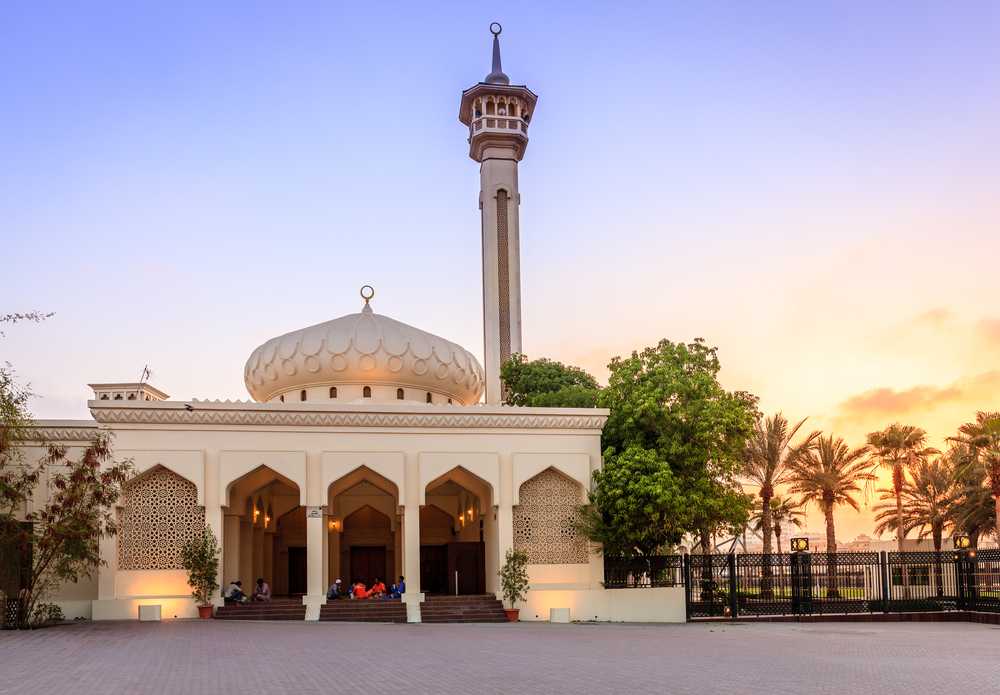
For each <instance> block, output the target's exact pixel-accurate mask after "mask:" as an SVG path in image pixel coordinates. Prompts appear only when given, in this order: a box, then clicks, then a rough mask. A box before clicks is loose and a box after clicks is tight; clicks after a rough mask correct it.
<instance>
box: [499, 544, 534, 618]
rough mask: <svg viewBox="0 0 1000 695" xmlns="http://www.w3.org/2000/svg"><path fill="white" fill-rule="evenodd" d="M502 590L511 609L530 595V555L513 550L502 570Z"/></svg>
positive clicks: (508, 552) (508, 554)
mask: <svg viewBox="0 0 1000 695" xmlns="http://www.w3.org/2000/svg"><path fill="white" fill-rule="evenodd" d="M498 574H499V575H500V590H501V592H502V593H503V597H504V599H506V600H507V603H508V604H509V605H510V607H511V608H514V604H515V603H517V602H518V601H523V600H524V599H525V598H527V595H528V588H529V587H528V554H527V553H525V552H522V551H520V550H514V549H513V548H511V549H510V550H508V551H507V557H506V559H505V560H504V563H503V567H501V568H500V572H499V573H498Z"/></svg>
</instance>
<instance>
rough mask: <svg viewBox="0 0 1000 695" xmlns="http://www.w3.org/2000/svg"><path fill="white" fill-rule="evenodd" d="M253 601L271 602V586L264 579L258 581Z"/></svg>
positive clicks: (260, 578)
mask: <svg viewBox="0 0 1000 695" xmlns="http://www.w3.org/2000/svg"><path fill="white" fill-rule="evenodd" d="M253 600H254V601H270V600H271V586H270V585H269V584H268V583H267V582H265V581H264V578H263V577H259V578H258V579H257V586H255V587H254V590H253Z"/></svg>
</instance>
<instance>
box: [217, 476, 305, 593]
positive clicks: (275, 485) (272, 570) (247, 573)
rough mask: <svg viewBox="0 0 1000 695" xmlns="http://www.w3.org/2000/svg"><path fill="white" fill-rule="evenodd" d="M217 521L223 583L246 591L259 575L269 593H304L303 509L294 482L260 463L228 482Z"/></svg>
mask: <svg viewBox="0 0 1000 695" xmlns="http://www.w3.org/2000/svg"><path fill="white" fill-rule="evenodd" d="M227 501H228V506H227V508H226V509H225V510H224V522H223V539H222V554H223V571H224V576H223V577H222V580H223V585H227V584H228V583H229V582H231V581H235V580H236V579H240V580H241V581H242V582H243V589H244V591H246V592H248V593H249V592H250V590H251V588H252V585H253V583H254V581H255V580H256V579H257V578H258V577H261V578H263V579H264V580H265V581H266V582H268V583H269V584H270V585H271V592H272V594H273V595H274V596H299V595H302V594H304V593H306V510H305V507H303V506H301V505H300V504H299V502H300V493H299V487H298V485H296V484H295V483H294V482H293V481H291V480H289V479H288V478H286V477H285V476H283V475H281V474H280V473H278V472H276V471H274V470H272V469H271V468H268V467H267V466H260V467H259V468H256V469H254V470H252V471H250V472H249V473H247V474H245V475H243V476H241V477H240V478H237V479H236V480H234V481H233V482H232V483H230V485H229V487H228V493H227Z"/></svg>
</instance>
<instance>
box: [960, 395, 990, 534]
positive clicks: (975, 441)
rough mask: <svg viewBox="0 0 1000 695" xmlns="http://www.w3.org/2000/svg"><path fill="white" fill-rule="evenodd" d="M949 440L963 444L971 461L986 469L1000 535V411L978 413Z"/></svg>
mask: <svg viewBox="0 0 1000 695" xmlns="http://www.w3.org/2000/svg"><path fill="white" fill-rule="evenodd" d="M949 440H950V441H953V442H956V443H958V444H961V445H963V446H964V447H965V448H966V451H968V453H969V455H970V456H969V458H970V461H969V463H970V464H971V465H977V464H978V465H979V466H981V467H982V468H983V469H984V470H985V473H986V477H987V479H988V480H989V484H990V487H989V489H990V494H991V495H992V497H993V510H994V511H993V514H994V516H995V517H996V519H997V521H996V522H995V524H997V525H996V526H994V528H995V529H996V532H997V534H998V537H1000V412H985V411H980V412H978V413H976V421H975V422H967V423H965V424H964V425H962V426H961V427H959V428H958V436H957V437H950V438H949Z"/></svg>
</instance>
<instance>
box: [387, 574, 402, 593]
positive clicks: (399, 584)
mask: <svg viewBox="0 0 1000 695" xmlns="http://www.w3.org/2000/svg"><path fill="white" fill-rule="evenodd" d="M405 593H406V580H404V579H403V575H399V581H398V582H396V583H395V584H393V585H392V593H391V594H389V598H402V597H403V594H405Z"/></svg>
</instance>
